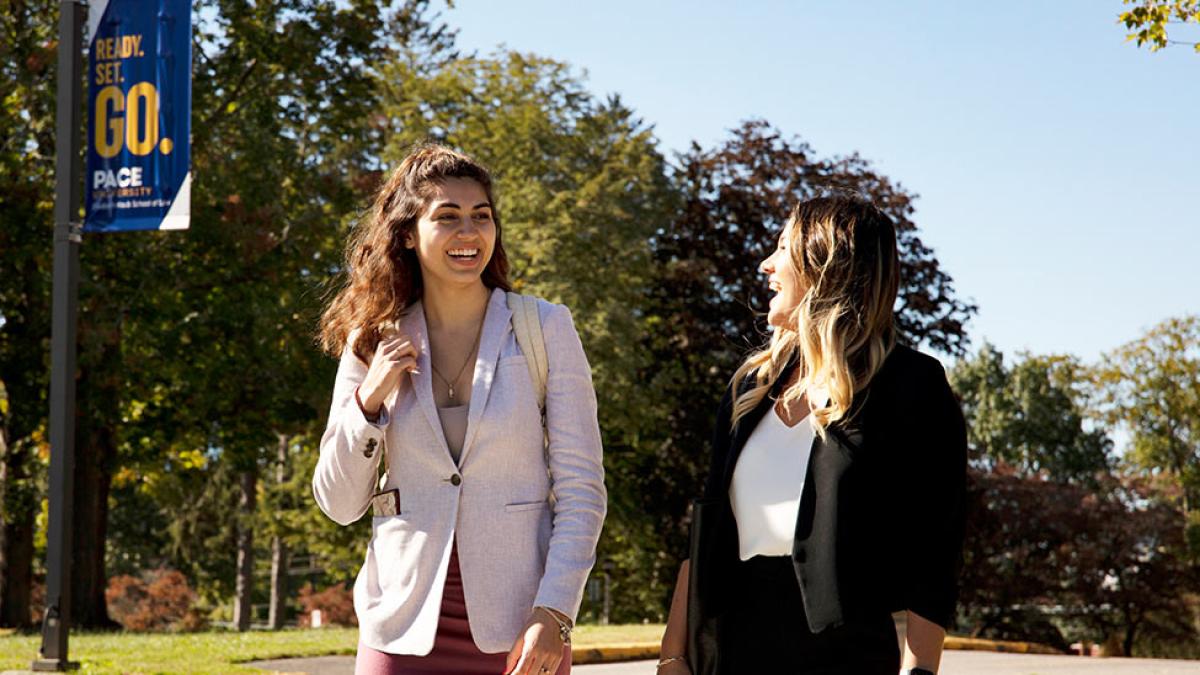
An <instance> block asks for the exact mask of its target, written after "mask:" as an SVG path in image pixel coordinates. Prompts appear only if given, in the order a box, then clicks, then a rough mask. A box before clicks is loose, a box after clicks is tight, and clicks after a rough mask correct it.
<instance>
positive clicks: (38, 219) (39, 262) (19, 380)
mask: <svg viewBox="0 0 1200 675" xmlns="http://www.w3.org/2000/svg"><path fill="white" fill-rule="evenodd" d="M56 6H57V4H56V3H54V2H50V1H49V0H27V1H21V2H17V1H13V2H5V3H3V5H2V9H0V255H3V258H4V267H3V270H4V271H3V273H0V386H3V387H4V389H5V390H6V392H7V394H6V402H7V404H6V405H5V406H3V408H0V435H3V436H4V438H5V441H6V443H4V444H0V626H26V625H28V624H29V622H30V588H31V587H32V586H33V582H34V575H35V564H34V519H35V514H36V513H37V511H38V508H39V502H40V496H41V490H40V487H39V483H40V482H41V481H42V475H43V473H44V470H45V461H44V458H45V451H46V446H45V443H46V431H45V417H46V413H47V412H48V403H47V399H46V389H47V387H48V383H49V353H50V270H51V262H52V261H51V246H50V242H51V241H52V232H53V221H54V215H53V206H54V199H53V195H54V153H55V147H54V112H55V103H54V91H55V88H54V85H55V81H56V80H55V72H56V54H57V52H56V49H57V30H56V28H57V25H56V24H55V23H54V21H53V19H54V17H56V16H57V11H56V9H55V8H56Z"/></svg>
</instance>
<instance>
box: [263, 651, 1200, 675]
mask: <svg viewBox="0 0 1200 675" xmlns="http://www.w3.org/2000/svg"><path fill="white" fill-rule="evenodd" d="M249 665H251V666H255V667H258V668H263V669H264V670H267V671H276V672H280V673H310V674H311V675H353V673H354V658H353V657H350V656H322V657H319V658H312V659H283V660H278V661H259V662H256V663H251V664H249ZM571 670H572V672H574V673H578V675H652V674H653V673H654V661H635V662H632V663H606V664H601V665H593V666H575V667H574V668H572V669H571ZM941 670H942V672H943V673H946V674H947V675H955V674H956V673H970V674H971V675H1110V674H1111V675H1200V661H1168V660H1163V659H1096V658H1083V657H1079V656H1044V655H1038V654H996V653H992V652H966V651H947V652H946V653H945V654H944V655H943V656H942V668H941Z"/></svg>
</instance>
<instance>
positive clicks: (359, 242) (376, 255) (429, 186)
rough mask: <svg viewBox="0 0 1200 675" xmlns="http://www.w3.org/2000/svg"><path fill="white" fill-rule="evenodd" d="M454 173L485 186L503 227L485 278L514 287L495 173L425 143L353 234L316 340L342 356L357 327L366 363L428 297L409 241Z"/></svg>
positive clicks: (406, 160) (494, 215) (356, 348)
mask: <svg viewBox="0 0 1200 675" xmlns="http://www.w3.org/2000/svg"><path fill="white" fill-rule="evenodd" d="M447 178H466V179H470V180H473V181H475V182H476V183H479V185H480V187H482V188H483V191H484V193H485V194H486V195H487V199H488V203H489V204H491V206H492V221H493V222H494V223H495V224H496V245H495V248H494V249H493V251H492V257H491V259H490V260H489V261H488V264H487V266H486V267H485V268H484V270H483V283H484V285H485V286H487V287H488V288H500V289H503V290H505V291H508V290H512V286H511V284H509V281H508V256H507V255H506V254H505V252H504V244H503V243H502V242H501V236H500V233H501V228H500V213H499V210H498V209H497V207H496V199H495V196H494V194H493V192H492V176H491V174H490V173H488V170H487V169H486V168H484V167H483V165H482V164H480V163H479V162H477V161H475V160H474V159H472V158H471V157H468V156H467V155H464V154H463V153H461V152H457V151H455V150H451V149H450V148H447V147H445V146H443V145H438V144H434V143H428V144H423V145H420V146H418V147H417V148H416V149H414V150H413V151H412V152H410V153H409V154H408V156H407V157H405V158H404V160H403V161H402V162H400V166H398V167H396V170H395V171H394V172H392V175H391V176H390V177H389V178H388V179H387V182H385V183H384V184H383V186H382V187H380V189H379V192H378V193H377V194H376V196H375V203H374V206H373V207H372V208H371V213H370V215H369V216H368V217H367V218H366V219H364V220H362V221H361V222H359V223H358V224H357V225H356V226H355V228H354V231H353V232H351V234H350V239H349V241H348V242H347V244H346V253H345V267H344V274H343V275H342V276H341V279H340V281H339V282H338V283H337V285H336V286H335V287H336V288H338V290H337V292H336V294H335V295H334V297H333V299H332V300H331V301H330V303H329V306H328V307H326V308H325V312H324V313H323V314H322V315H321V321H320V327H319V332H318V337H317V340H318V343H319V344H320V346H321V348H322V349H323V350H324V351H326V352H327V353H329V354H332V355H334V356H338V355H340V354H341V353H342V350H343V349H345V347H346V342H347V341H348V340H349V339H350V335H351V334H352V333H353V332H354V331H355V330H357V331H358V333H357V336H356V337H355V339H354V344H353V345H352V348H353V349H354V354H355V355H356V356H358V358H359V359H360V360H361V361H362V362H363V363H367V362H369V360H370V356H371V354H372V353H374V351H375V347H376V346H377V345H378V344H379V340H380V335H381V333H380V329H381V328H382V327H383V326H384V325H385V324H387V323H389V322H391V321H394V320H396V319H397V318H399V316H400V314H401V312H403V311H404V310H405V309H406V308H407V307H409V306H411V305H412V303H414V302H416V301H417V300H419V299H420V298H421V292H422V290H423V288H424V286H423V283H422V279H421V266H420V264H419V263H418V262H417V253H416V251H414V250H413V249H410V248H406V247H405V246H404V242H405V239H406V237H407V235H409V234H410V233H412V232H413V231H414V229H415V228H416V225H417V220H418V219H419V218H420V217H421V214H422V213H424V211H425V209H427V208H428V207H429V201H430V200H431V199H432V198H433V195H434V191H435V189H436V187H437V186H438V185H440V184H442V182H444V181H445V180H446V179H447Z"/></svg>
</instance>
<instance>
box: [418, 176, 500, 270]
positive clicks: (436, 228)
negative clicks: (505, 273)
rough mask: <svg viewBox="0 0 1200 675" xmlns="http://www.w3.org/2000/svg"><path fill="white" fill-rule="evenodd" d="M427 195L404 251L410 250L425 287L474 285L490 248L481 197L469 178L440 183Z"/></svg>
mask: <svg viewBox="0 0 1200 675" xmlns="http://www.w3.org/2000/svg"><path fill="white" fill-rule="evenodd" d="M432 192H433V194H432V196H431V197H430V199H429V202H428V204H427V205H426V207H425V210H424V211H423V212H422V213H421V216H420V218H418V219H417V224H416V227H415V228H414V231H413V234H411V235H409V237H408V239H407V240H406V241H405V246H407V247H408V248H411V249H415V250H416V252H417V260H418V261H419V262H420V265H421V275H422V277H423V278H424V280H425V283H426V284H439V285H447V286H451V287H455V286H458V287H463V286H470V285H473V284H478V283H479V282H480V276H481V275H482V274H483V270H484V268H485V267H487V264H488V261H489V260H491V258H492V251H493V250H494V249H495V246H496V222H495V220H494V218H493V216H492V204H491V202H489V201H488V197H487V193H486V192H485V191H484V189H483V186H482V185H480V184H479V183H477V182H475V181H473V180H471V179H469V178H446V179H445V180H444V181H442V182H441V183H439V184H437V185H435V186H433V190H432Z"/></svg>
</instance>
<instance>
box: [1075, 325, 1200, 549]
mask: <svg viewBox="0 0 1200 675" xmlns="http://www.w3.org/2000/svg"><path fill="white" fill-rule="evenodd" d="M1097 381H1098V383H1099V385H1100V387H1101V388H1102V391H1103V399H1102V402H1101V403H1102V409H1103V412H1104V413H1105V414H1106V415H1107V417H1108V419H1109V421H1110V422H1111V423H1113V424H1119V425H1121V426H1123V427H1124V428H1125V429H1126V430H1127V431H1128V432H1129V434H1130V437H1131V441H1132V442H1131V447H1130V452H1129V459H1130V460H1131V461H1132V462H1133V463H1134V464H1135V466H1137V467H1139V468H1141V469H1143V470H1146V471H1151V472H1155V473H1162V474H1165V475H1166V476H1168V477H1169V478H1170V479H1171V481H1172V482H1173V483H1174V485H1175V487H1176V489H1177V492H1178V500H1179V505H1180V508H1181V509H1182V510H1183V514H1184V517H1185V518H1186V522H1187V525H1186V527H1187V542H1188V546H1189V548H1190V549H1191V551H1192V554H1193V555H1194V556H1200V512H1198V510H1197V506H1198V505H1200V316H1185V317H1182V318H1173V319H1168V320H1166V321H1164V322H1162V323H1160V324H1158V325H1157V326H1155V327H1153V328H1151V329H1150V330H1149V331H1148V332H1147V333H1146V334H1145V335H1143V336H1142V337H1140V338H1138V339H1136V340H1134V341H1132V342H1130V343H1129V344H1126V345H1124V346H1122V347H1120V348H1118V349H1116V350H1115V351H1113V352H1112V353H1110V354H1106V355H1105V356H1104V359H1103V362H1102V364H1101V365H1100V366H1099V367H1098V369H1097Z"/></svg>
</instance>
